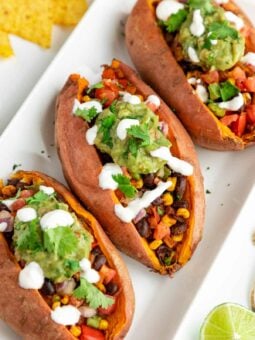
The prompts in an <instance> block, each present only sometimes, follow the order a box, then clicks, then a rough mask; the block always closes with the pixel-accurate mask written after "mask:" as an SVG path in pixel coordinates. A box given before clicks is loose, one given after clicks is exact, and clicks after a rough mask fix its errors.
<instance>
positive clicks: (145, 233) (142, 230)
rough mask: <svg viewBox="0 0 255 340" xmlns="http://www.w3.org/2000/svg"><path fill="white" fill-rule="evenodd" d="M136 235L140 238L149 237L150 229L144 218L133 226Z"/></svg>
mask: <svg viewBox="0 0 255 340" xmlns="http://www.w3.org/2000/svg"><path fill="white" fill-rule="evenodd" d="M135 227H136V229H137V231H138V233H139V234H140V235H141V236H142V237H145V238H147V237H149V236H150V235H151V229H150V226H149V224H148V222H147V220H146V218H143V219H142V220H141V221H139V222H138V223H137V224H136V225H135Z"/></svg>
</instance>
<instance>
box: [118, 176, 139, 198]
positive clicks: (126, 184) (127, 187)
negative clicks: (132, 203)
mask: <svg viewBox="0 0 255 340" xmlns="http://www.w3.org/2000/svg"><path fill="white" fill-rule="evenodd" d="M112 178H113V179H114V181H115V182H117V183H118V189H119V190H120V191H121V192H123V194H124V195H125V196H126V197H128V198H133V197H134V196H135V194H136V193H137V190H136V188H135V187H134V186H133V185H132V184H131V182H130V179H129V178H128V177H126V176H124V175H121V174H118V175H112Z"/></svg>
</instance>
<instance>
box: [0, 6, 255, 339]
mask: <svg viewBox="0 0 255 340" xmlns="http://www.w3.org/2000/svg"><path fill="white" fill-rule="evenodd" d="M134 2H135V1H134V0H125V1H119V0H108V1H105V0H96V1H95V2H94V3H93V5H92V7H91V8H90V10H89V12H88V13H87V15H86V16H85V17H84V19H83V20H82V21H81V22H80V24H79V26H78V27H77V28H76V29H75V31H74V32H73V33H72V35H71V36H70V38H69V40H68V41H67V43H66V44H65V45H64V47H63V48H62V49H61V51H60V52H59V54H58V55H57V57H56V58H55V60H54V61H53V62H52V64H51V65H50V66H49V68H48V69H47V71H46V72H45V73H44V75H43V76H42V78H41V79H40V81H39V82H38V84H37V85H36V87H35V88H34V89H33V91H32V92H31V94H30V96H29V97H28V98H27V100H26V101H25V102H24V104H23V106H22V107H21V108H20V110H19V111H18V113H17V114H16V116H15V118H14V119H13V121H12V122H11V124H10V125H9V126H8V128H7V129H6V130H5V132H4V133H3V135H2V137H1V138H0V159H1V168H0V177H6V176H7V175H8V174H9V173H10V172H11V170H12V167H13V165H14V164H21V165H22V166H21V167H22V168H23V169H27V170H40V171H43V172H45V173H48V174H49V175H51V176H53V177H55V178H57V179H59V180H60V181H64V179H63V175H62V171H61V167H60V164H59V161H58V158H57V154H56V150H55V147H54V105H55V100H56V95H57V93H58V91H59V90H60V89H61V87H62V86H63V84H64V82H65V80H66V78H67V76H68V75H69V74H70V73H72V72H77V71H79V72H81V73H83V74H84V75H86V70H87V69H88V67H89V68H91V69H92V70H94V71H95V72H97V71H98V70H99V68H98V66H99V65H101V64H104V63H107V62H110V61H111V59H112V58H113V57H117V58H119V59H122V60H123V61H125V62H127V63H129V64H131V62H130V59H129V57H128V54H127V51H126V49H125V44H124V38H123V26H122V24H121V22H122V21H123V20H124V19H125V18H126V16H127V14H128V13H129V12H130V10H131V8H132V6H133V4H134ZM238 3H240V5H242V7H243V8H244V9H245V10H246V11H247V13H252V12H253V13H254V10H255V5H254V4H253V2H252V0H250V1H248V0H246V1H242V3H241V1H238ZM197 151H198V154H199V158H200V162H201V168H202V171H203V175H204V178H205V188H206V189H208V190H209V191H210V192H211V194H210V195H207V211H206V226H205V232H204V239H203V241H202V243H201V244H200V246H199V248H198V250H197V252H196V253H195V255H194V257H193V258H192V261H190V262H189V263H188V264H187V265H186V267H185V268H184V269H183V270H181V271H180V272H179V273H177V274H176V276H175V278H174V279H169V278H168V277H160V276H159V275H157V274H154V273H151V272H150V271H149V270H148V269H146V268H145V267H143V266H142V265H140V264H139V263H137V262H134V261H133V260H131V259H129V258H127V257H125V256H124V258H125V260H126V263H127V265H128V268H129V270H130V274H131V277H132V280H133V284H134V288H135V293H136V311H135V317H134V322H133V325H132V327H131V330H130V332H129V334H128V336H127V339H132V340H134V339H139V340H154V339H159V340H170V339H174V338H175V339H176V340H177V339H178V340H183V339H191V340H192V339H197V337H198V333H199V328H200V325H201V323H202V320H203V318H204V316H205V312H207V311H208V308H211V307H213V305H214V303H213V302H215V303H219V302H223V300H224V299H225V297H226V298H230V297H231V298H235V297H236V300H237V301H238V302H239V303H242V304H244V305H247V304H248V300H247V294H248V292H247V291H245V292H243V294H240V292H239V291H237V288H236V287H237V286H236V285H235V284H232V285H229V280H228V279H227V278H226V276H223V277H224V280H223V281H222V280H219V277H218V276H219V275H221V274H222V273H226V272H225V271H224V272H222V271H221V268H229V267H230V268H231V270H230V271H229V272H231V273H236V275H232V276H231V280H237V277H238V275H239V273H238V267H237V263H239V264H241V263H244V262H245V260H247V259H246V258H244V256H246V255H247V252H240V249H241V248H243V249H246V247H249V246H251V244H250V239H249V237H250V233H251V230H252V225H253V224H254V228H255V218H254V214H253V211H252V207H251V202H252V199H253V202H254V191H253V192H252V186H253V184H254V181H255V171H254V166H255V157H254V148H253V149H249V150H245V151H242V152H239V153H230V152H226V153H220V152H212V151H208V150H204V149H200V148H197ZM248 197H249V198H248ZM240 211H242V214H240ZM247 211H248V212H249V213H247ZM244 212H245V213H244ZM246 216H249V219H248V220H247V225H248V227H247V228H246V227H245V225H244V220H245V217H246ZM233 225H234V228H232V227H233ZM240 228H243V229H242V232H243V233H247V234H249V237H248V236H247V237H243V238H240V242H242V247H241V246H240V248H239V247H238V246H239V245H240V244H239V243H238V242H237V241H238V240H239V234H240ZM230 232H231V233H230ZM247 234H246V235H247ZM233 238H234V241H233ZM232 241H233V246H232ZM222 246H223V247H222ZM226 252H227V254H228V256H222V253H223V254H225V253H226ZM229 252H231V253H232V252H233V254H235V256H233V257H232V256H231V254H230V253H229ZM236 254H238V261H239V262H238V261H237V256H236ZM217 255H218V256H217ZM215 259H216V260H215ZM219 259H220V260H219ZM215 266H216V269H215ZM210 268H211V270H210ZM252 271H253V268H247V270H245V271H243V272H242V280H243V281H244V282H245V284H243V285H242V286H241V288H242V289H246V288H247V286H248V285H249V284H250V280H251V277H252V274H253V273H252ZM211 273H215V275H210V274H211ZM214 282H217V286H214ZM235 282H238V281H235ZM220 284H222V287H224V289H222V294H221V295H219V296H221V298H218V299H216V298H215V301H214V299H213V297H215V296H217V293H218V290H217V291H216V289H219V288H218V287H219V285H220ZM204 287H207V288H208V287H209V288H208V289H209V292H210V294H206V293H204V292H205V288H204ZM228 287H230V288H229V289H230V290H231V289H232V290H231V292H232V294H230V295H228V294H227V295H224V293H223V292H224V291H225V292H228ZM200 288H201V289H200ZM200 292H201V294H203V295H201V296H202V297H201V298H200ZM212 292H213V295H212ZM201 299H202V300H201ZM221 299H222V301H221ZM193 301H194V302H193ZM201 301H202V302H201ZM189 308H190V309H189ZM194 308H195V313H196V314H195V315H194ZM188 310H189V311H188ZM187 311H188V313H186V312H187ZM190 311H191V312H190ZM185 314H186V317H185V318H184V315H185ZM13 317H15V316H13ZM181 332H182V333H181ZM0 334H1V336H0V338H1V339H8V340H11V339H18V337H17V336H16V335H14V333H13V332H11V331H10V330H9V329H8V328H7V326H5V325H4V323H1V324H0Z"/></svg>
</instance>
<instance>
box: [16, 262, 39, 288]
mask: <svg viewBox="0 0 255 340" xmlns="http://www.w3.org/2000/svg"><path fill="white" fill-rule="evenodd" d="M43 283H44V275H43V270H42V268H41V267H40V266H39V264H38V263H37V262H30V263H29V264H27V265H26V266H25V267H24V268H23V269H22V270H21V271H20V273H19V286H20V287H21V288H24V289H40V288H42V286H43Z"/></svg>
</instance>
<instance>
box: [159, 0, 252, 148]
mask: <svg viewBox="0 0 255 340" xmlns="http://www.w3.org/2000/svg"><path fill="white" fill-rule="evenodd" d="M154 5H155V15H156V17H157V20H158V24H159V26H160V27H161V28H162V31H163V34H164V37H165V39H166V41H167V43H168V45H169V47H170V48H171V50H172V52H173V54H174V55H175V58H176V60H177V61H178V63H179V65H180V66H181V67H182V69H183V71H184V72H185V74H186V76H187V79H188V82H189V84H190V85H191V86H192V88H193V91H194V93H196V94H197V96H198V97H199V99H200V100H201V101H202V102H203V103H204V104H206V105H207V107H208V108H209V109H210V110H211V112H212V113H213V114H214V115H215V117H216V118H217V119H219V121H220V122H221V123H222V124H223V125H224V126H226V127H227V128H229V129H230V130H231V132H232V133H234V134H235V135H236V136H238V137H240V138H242V139H243V140H244V141H246V142H251V141H253V140H254V139H255V53H254V46H253V45H252V42H251V41H252V39H251V35H252V34H254V32H252V29H251V28H250V27H249V26H248V25H247V23H246V22H245V21H244V20H243V19H242V17H241V16H240V15H239V16H238V13H237V10H236V6H235V5H234V4H233V3H231V2H229V1H225V0H224V1H221V0H216V1H211V0H203V1H202V0H188V1H173V0H171V1H170V0H169V1H168V0H164V1H156V2H155V3H154Z"/></svg>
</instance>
